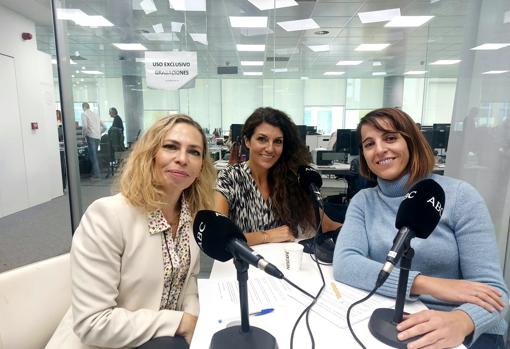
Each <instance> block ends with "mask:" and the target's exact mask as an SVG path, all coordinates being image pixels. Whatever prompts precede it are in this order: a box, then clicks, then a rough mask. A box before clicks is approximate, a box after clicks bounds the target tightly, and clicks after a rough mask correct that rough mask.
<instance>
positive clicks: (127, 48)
mask: <svg viewBox="0 0 510 349" xmlns="http://www.w3.org/2000/svg"><path fill="white" fill-rule="evenodd" d="M112 45H113V46H115V47H117V48H118V49H119V50H123V51H144V50H147V48H146V47H145V46H143V45H142V44H137V43H130V44H123V43H115V44H112Z"/></svg>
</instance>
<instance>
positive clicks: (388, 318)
mask: <svg viewBox="0 0 510 349" xmlns="http://www.w3.org/2000/svg"><path fill="white" fill-rule="evenodd" d="M394 314H395V310H394V309H388V308H379V309H376V310H374V312H373V313H372V316H371V317H370V321H369V322H368V329H369V330H370V333H372V335H373V336H374V337H375V338H377V339H378V340H379V341H381V342H383V343H384V344H386V345H389V346H390V347H393V348H401V349H406V348H407V343H409V342H412V341H414V340H416V339H417V338H418V337H413V338H410V339H407V340H404V341H401V340H399V339H398V338H397V334H398V331H397V324H396V323H394V322H393V316H394Z"/></svg>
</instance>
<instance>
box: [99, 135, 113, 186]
mask: <svg viewBox="0 0 510 349" xmlns="http://www.w3.org/2000/svg"><path fill="white" fill-rule="evenodd" d="M97 157H98V161H99V167H100V168H101V171H103V170H106V176H105V177H106V178H108V177H110V174H111V175H112V176H113V166H112V162H113V152H112V145H111V142H110V136H109V135H108V134H104V135H102V136H101V140H100V141H99V151H98V152H97Z"/></svg>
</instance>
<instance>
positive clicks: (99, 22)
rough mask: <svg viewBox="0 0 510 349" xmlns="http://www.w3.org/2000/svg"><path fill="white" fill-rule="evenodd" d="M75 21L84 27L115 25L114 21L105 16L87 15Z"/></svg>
mask: <svg viewBox="0 0 510 349" xmlns="http://www.w3.org/2000/svg"><path fill="white" fill-rule="evenodd" d="M74 23H76V24H78V25H81V26H82V27H113V23H112V22H110V21H109V20H107V19H106V18H104V17H103V16H87V17H84V18H80V19H78V20H75V21H74Z"/></svg>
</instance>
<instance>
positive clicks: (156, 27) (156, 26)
mask: <svg viewBox="0 0 510 349" xmlns="http://www.w3.org/2000/svg"><path fill="white" fill-rule="evenodd" d="M152 29H154V32H155V33H163V32H164V31H165V29H163V24H161V23H158V24H154V25H153V26H152Z"/></svg>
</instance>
